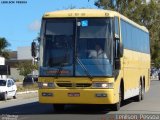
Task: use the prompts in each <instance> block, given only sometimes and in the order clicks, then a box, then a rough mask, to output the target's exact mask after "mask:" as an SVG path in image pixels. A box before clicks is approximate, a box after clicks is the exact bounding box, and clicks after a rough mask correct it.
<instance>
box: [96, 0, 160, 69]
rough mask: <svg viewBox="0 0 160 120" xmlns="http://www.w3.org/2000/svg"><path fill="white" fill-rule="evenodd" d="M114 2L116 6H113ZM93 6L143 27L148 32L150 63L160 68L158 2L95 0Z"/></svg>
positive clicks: (152, 0)
mask: <svg viewBox="0 0 160 120" xmlns="http://www.w3.org/2000/svg"><path fill="white" fill-rule="evenodd" d="M113 1H116V4H113V3H114V2H113ZM95 5H96V6H97V7H99V8H102V9H109V10H115V11H118V12H120V13H121V14H123V15H125V16H126V17H128V18H130V19H131V20H133V21H135V22H136V23H138V24H140V25H144V26H146V27H147V29H148V30H149V32H150V43H151V57H152V63H154V65H155V66H156V67H160V57H159V56H160V0H151V1H150V2H149V3H146V2H144V0H97V1H96V2H95Z"/></svg>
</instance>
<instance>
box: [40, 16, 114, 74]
mask: <svg viewBox="0 0 160 120" xmlns="http://www.w3.org/2000/svg"><path fill="white" fill-rule="evenodd" d="M43 47H44V48H43V49H44V50H43V66H42V67H41V68H40V74H41V75H43V76H56V75H58V74H59V76H87V74H86V73H85V71H86V70H87V72H88V73H89V74H91V75H92V76H111V75H112V63H113V60H112V59H113V56H112V55H113V30H112V19H111V18H86V19H77V20H76V19H47V20H46V25H45V35H44V41H43ZM76 58H78V59H79V60H80V63H81V64H82V65H83V67H85V70H84V69H83V67H82V65H80V64H79V62H77V61H76ZM74 60H75V61H74Z"/></svg>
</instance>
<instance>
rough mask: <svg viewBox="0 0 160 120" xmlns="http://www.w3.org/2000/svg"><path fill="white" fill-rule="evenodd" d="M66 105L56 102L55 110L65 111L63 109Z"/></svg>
mask: <svg viewBox="0 0 160 120" xmlns="http://www.w3.org/2000/svg"><path fill="white" fill-rule="evenodd" d="M64 107H65V105H64V104H54V105H53V109H54V111H63V110H64Z"/></svg>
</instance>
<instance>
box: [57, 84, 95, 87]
mask: <svg viewBox="0 0 160 120" xmlns="http://www.w3.org/2000/svg"><path fill="white" fill-rule="evenodd" d="M57 86H58V87H91V86H92V84H91V83H57Z"/></svg>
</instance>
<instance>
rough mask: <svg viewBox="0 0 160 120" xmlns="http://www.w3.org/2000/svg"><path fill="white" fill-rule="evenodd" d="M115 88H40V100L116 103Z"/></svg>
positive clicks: (60, 102) (74, 102) (41, 101)
mask: <svg viewBox="0 0 160 120" xmlns="http://www.w3.org/2000/svg"><path fill="white" fill-rule="evenodd" d="M116 98H117V97H116V95H115V94H114V91H113V89H39V102H40V103H49V104H114V103H116V102H117V99H116Z"/></svg>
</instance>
